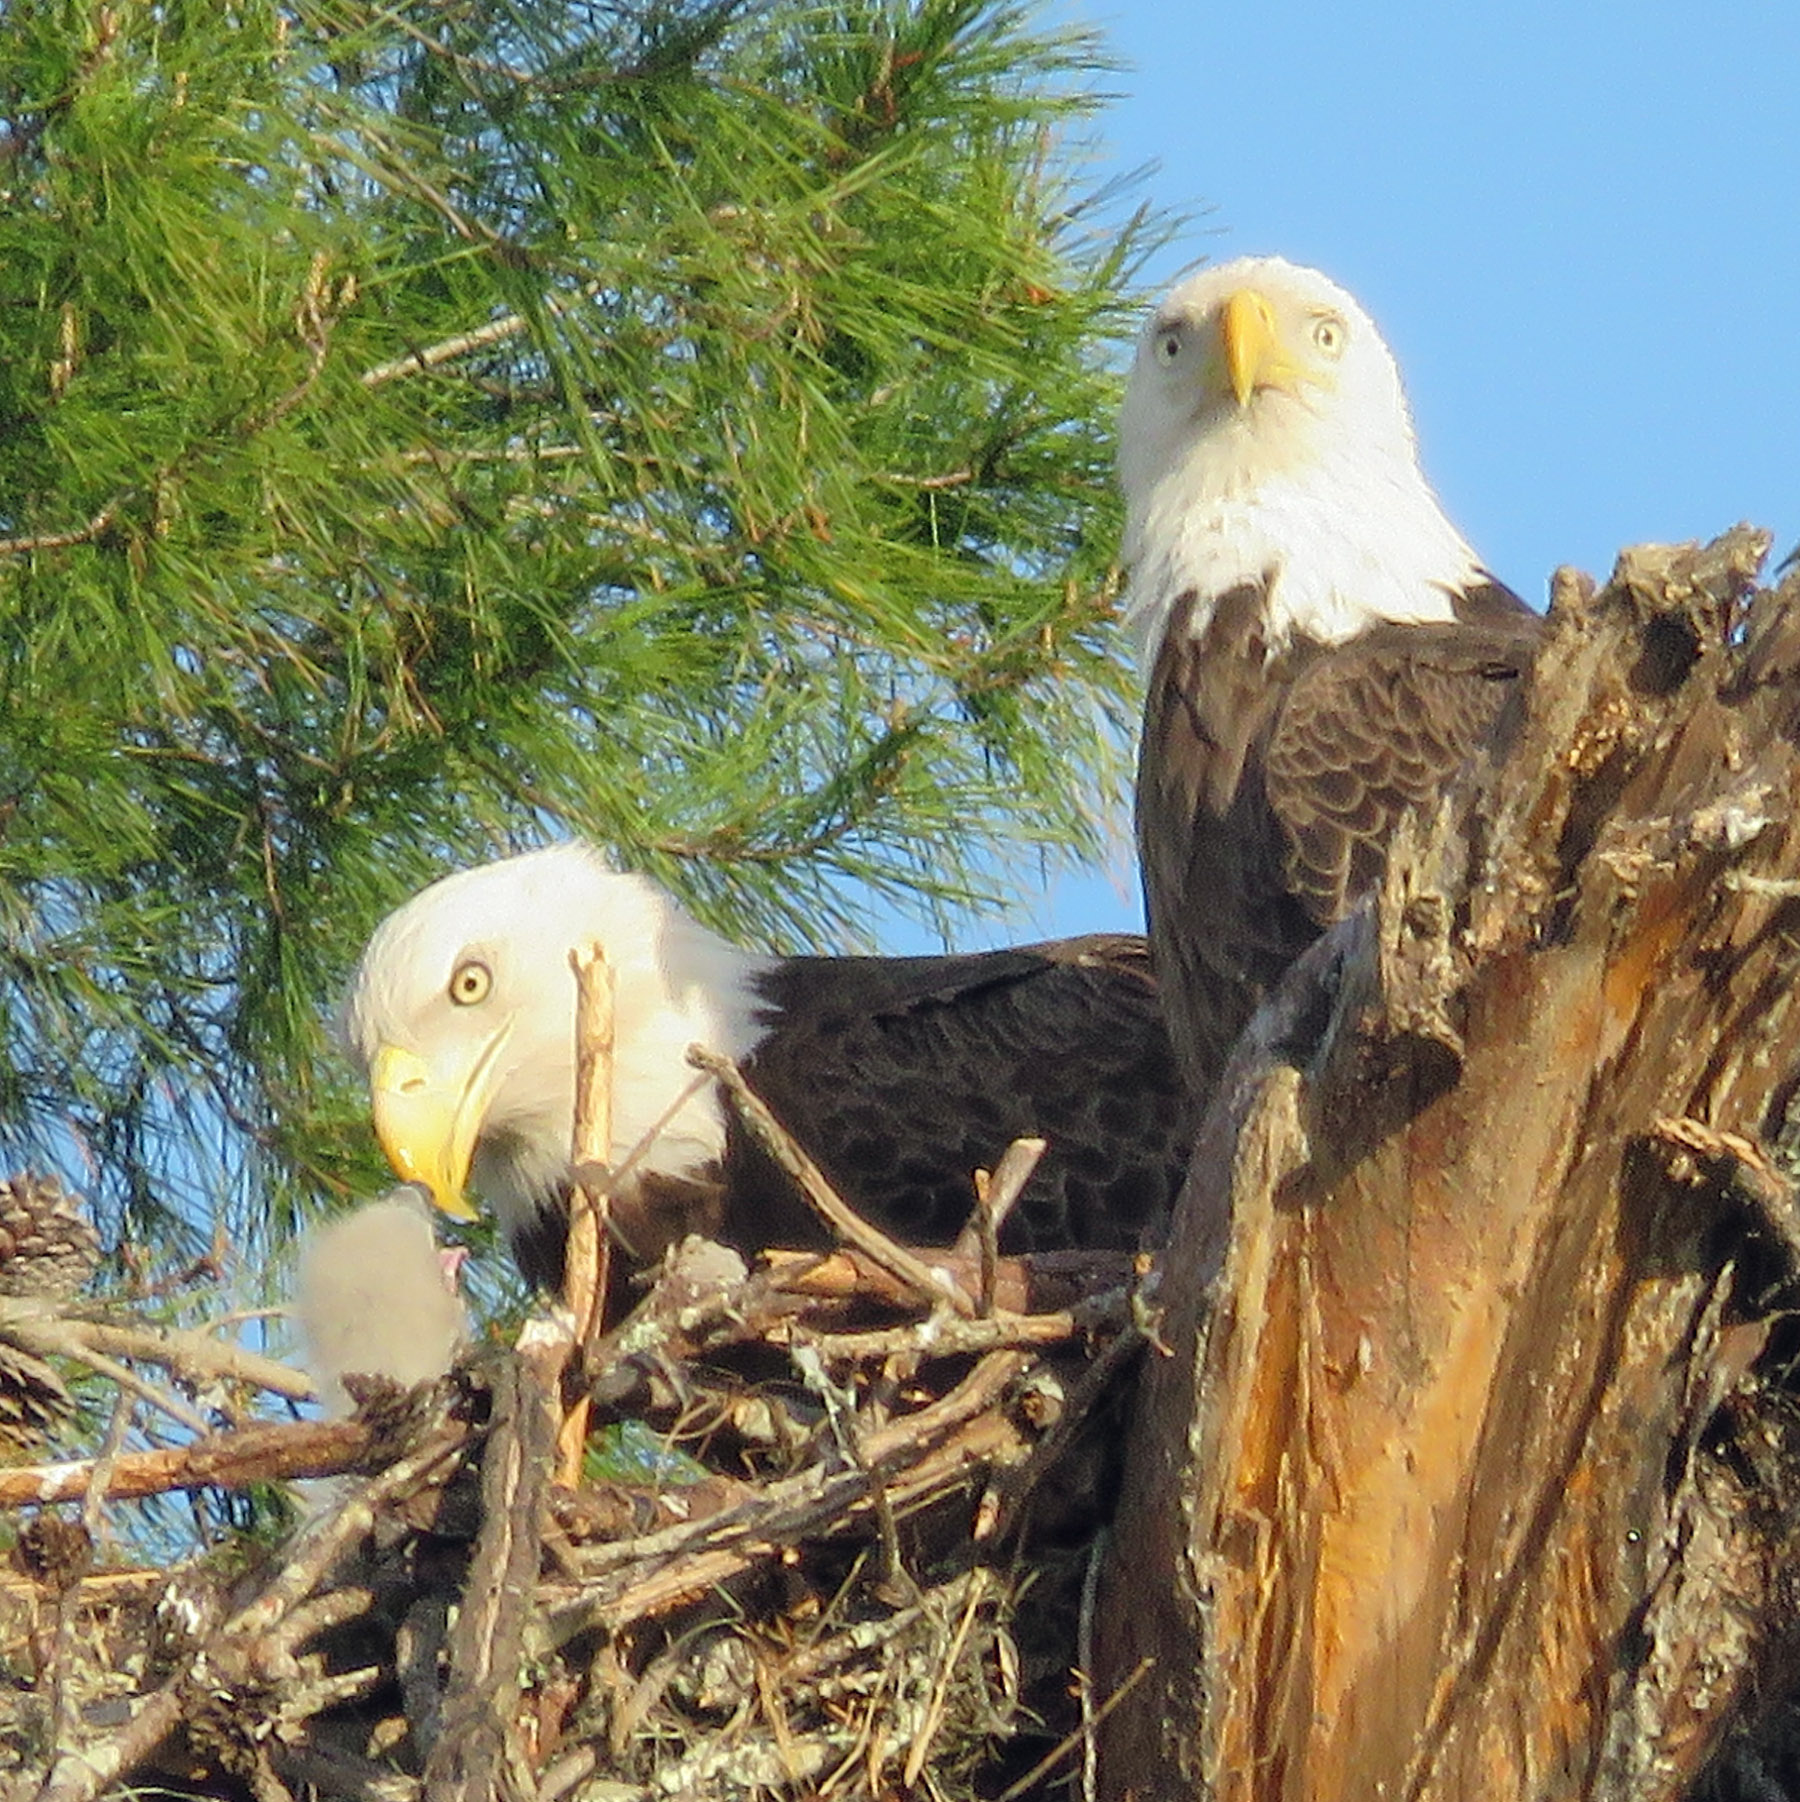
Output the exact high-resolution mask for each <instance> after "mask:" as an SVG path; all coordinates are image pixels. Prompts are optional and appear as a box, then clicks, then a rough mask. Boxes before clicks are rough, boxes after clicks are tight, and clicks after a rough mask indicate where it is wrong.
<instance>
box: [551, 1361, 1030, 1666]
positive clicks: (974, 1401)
mask: <svg viewBox="0 0 1800 1802" xmlns="http://www.w3.org/2000/svg"><path fill="white" fill-rule="evenodd" d="M1030 1364H1031V1358H1030V1357H1029V1355H1028V1354H1026V1353H1024V1352H1010V1351H1008V1352H992V1353H990V1354H989V1355H988V1356H987V1357H985V1358H983V1359H982V1360H981V1362H980V1363H979V1364H977V1365H976V1366H975V1368H974V1369H973V1370H972V1371H970V1372H969V1374H968V1376H966V1377H965V1378H964V1379H963V1380H962V1382H961V1383H959V1384H958V1385H957V1386H956V1388H955V1389H953V1390H952V1391H951V1392H950V1393H949V1394H948V1395H946V1396H944V1397H942V1398H941V1399H940V1400H938V1401H936V1402H932V1403H930V1404H928V1405H927V1406H926V1407H923V1408H920V1409H919V1410H918V1411H917V1412H916V1413H913V1414H909V1415H906V1416H904V1417H903V1418H902V1419H900V1420H897V1421H894V1422H892V1423H891V1424H890V1425H888V1426H885V1427H882V1428H879V1429H878V1430H877V1431H875V1432H873V1433H869V1434H867V1435H865V1436H864V1438H863V1442H862V1450H863V1455H864V1458H865V1459H866V1460H867V1464H868V1468H869V1470H870V1471H871V1472H878V1473H880V1474H881V1476H882V1478H883V1480H884V1482H885V1484H886V1487H887V1492H888V1497H889V1500H890V1503H891V1505H892V1506H893V1507H895V1508H896V1509H901V1510H904V1509H906V1508H908V1507H910V1506H911V1505H912V1504H914V1503H916V1502H920V1501H924V1500H928V1499H930V1498H932V1497H933V1496H936V1495H939V1494H943V1493H947V1492H949V1491H951V1490H954V1489H955V1488H957V1487H958V1486H959V1485H963V1484H967V1483H969V1482H971V1481H973V1480H974V1478H975V1476H976V1474H977V1473H978V1472H979V1471H980V1470H982V1469H984V1468H986V1467H988V1466H990V1465H992V1464H994V1463H996V1462H1005V1461H1007V1460H1009V1459H1016V1458H1017V1457H1018V1456H1019V1455H1020V1451H1021V1448H1022V1444H1023V1441H1022V1439H1021V1437H1020V1434H1019V1431H1018V1429H1017V1428H1016V1427H1015V1426H1014V1425H1013V1424H1012V1422H1011V1421H1010V1420H1009V1419H1008V1418H1007V1416H1006V1413H1005V1410H1003V1409H1001V1408H999V1407H998V1406H997V1405H996V1404H997V1403H998V1401H999V1399H1000V1398H1001V1396H1003V1395H1004V1394H1005V1393H1006V1391H1007V1389H1008V1388H1010V1387H1011V1385H1012V1384H1013V1383H1014V1382H1015V1381H1016V1380H1017V1379H1018V1377H1019V1376H1020V1375H1021V1374H1022V1373H1023V1372H1024V1371H1025V1370H1027V1369H1028V1368H1029V1367H1030ZM908 1458H910V1459H911V1462H905V1460H907V1459H908ZM871 1505H872V1504H871V1502H870V1477H869V1476H868V1475H866V1474H865V1473H864V1472H863V1471H861V1470H847V1471H837V1472H826V1471H824V1470H822V1469H819V1468H818V1467H816V1466H815V1467H813V1468H811V1469H808V1470H805V1471H802V1472H801V1473H800V1474H799V1475H797V1476H794V1477H791V1478H788V1479H786V1480H785V1481H783V1482H779V1483H772V1484H769V1485H768V1486H766V1487H765V1488H764V1489H763V1490H762V1492H761V1493H760V1494H759V1495H758V1496H757V1497H756V1498H755V1500H754V1501H752V1502H750V1503H747V1504H746V1505H745V1506H743V1507H741V1508H733V1509H730V1510H728V1511H727V1512H726V1513H724V1514H721V1515H715V1516H713V1517H712V1518H711V1519H708V1520H705V1521H700V1522H697V1523H693V1524H691V1525H688V1526H685V1527H673V1528H664V1529H663V1530H662V1531H661V1532H659V1533H653V1534H646V1535H645V1536H644V1537H643V1538H641V1539H638V1540H632V1541H626V1542H621V1543H617V1544H610V1545H597V1546H592V1547H585V1548H583V1549H582V1550H581V1551H580V1552H579V1553H578V1554H577V1559H578V1562H579V1563H580V1565H581V1566H582V1568H583V1569H586V1570H594V1571H596V1572H597V1574H596V1575H595V1576H594V1577H592V1578H590V1579H589V1580H588V1581H587V1582H585V1583H583V1584H581V1585H580V1586H579V1587H578V1588H577V1589H576V1590H575V1592H574V1593H573V1594H570V1595H567V1596H565V1597H564V1598H563V1599H561V1600H560V1601H559V1600H551V1601H549V1602H548V1604H547V1606H546V1610H545V1613H546V1624H547V1626H548V1628H549V1630H550V1632H551V1634H552V1636H553V1637H554V1638H555V1639H556V1640H558V1641H562V1640H565V1639H567V1638H568V1637H570V1636H571V1635H573V1634H575V1633H579V1632H582V1631H584V1630H586V1629H588V1628H598V1629H600V1630H602V1631H607V1632H617V1631H618V1630H619V1629H621V1628H622V1627H625V1626H627V1625H629V1624H631V1623H632V1622H633V1621H637V1620H641V1619H644V1618H645V1617H647V1616H650V1615H654V1614H659V1613H663V1612H665V1611H667V1610H668V1609H669V1608H672V1607H674V1606H676V1605H677V1604H679V1603H681V1602H682V1601H685V1600H687V1599H689V1598H691V1597H693V1596H695V1595H699V1594H704V1593H705V1592H706V1591H707V1590H708V1589H710V1588H712V1587H714V1586H715V1585H717V1584H719V1583H722V1582H724V1581H725V1580H726V1579H727V1578H729V1577H732V1576H735V1575H736V1574H737V1573H738V1572H740V1571H743V1570H745V1569H748V1568H749V1567H750V1566H751V1565H753V1564H755V1563H757V1562H758V1561H760V1560H762V1559H765V1558H771V1557H775V1556H778V1555H779V1553H780V1551H781V1548H782V1547H783V1546H785V1545H789V1544H793V1543H797V1542H798V1541H799V1540H801V1539H803V1538H804V1537H805V1536H806V1535H807V1534H808V1533H810V1532H817V1531H820V1530H831V1531H836V1530H840V1529H841V1528H842V1527H843V1526H844V1525H845V1523H846V1522H847V1521H848V1520H851V1519H854V1518H855V1517H857V1516H858V1515H861V1514H864V1513H867V1512H868V1511H869V1509H870V1507H871Z"/></svg>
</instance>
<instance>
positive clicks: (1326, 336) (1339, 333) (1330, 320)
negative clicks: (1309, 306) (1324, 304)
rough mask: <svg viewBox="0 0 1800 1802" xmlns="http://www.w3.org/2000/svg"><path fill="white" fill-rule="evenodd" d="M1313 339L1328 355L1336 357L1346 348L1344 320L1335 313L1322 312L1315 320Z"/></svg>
mask: <svg viewBox="0 0 1800 1802" xmlns="http://www.w3.org/2000/svg"><path fill="white" fill-rule="evenodd" d="M1312 341H1313V343H1314V344H1315V345H1317V346H1318V348H1319V349H1320V350H1322V351H1323V352H1324V353H1325V354H1326V356H1328V357H1335V356H1336V355H1338V353H1339V352H1340V351H1342V350H1343V348H1344V322H1343V320H1341V319H1340V318H1338V316H1337V314H1335V313H1321V314H1320V315H1319V316H1318V318H1317V319H1315V320H1314V321H1313V328H1312Z"/></svg>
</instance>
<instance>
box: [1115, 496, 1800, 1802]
mask: <svg viewBox="0 0 1800 1802" xmlns="http://www.w3.org/2000/svg"><path fill="white" fill-rule="evenodd" d="M1766 548H1767V541H1766V539H1765V538H1763V537H1762V536H1761V535H1759V534H1755V533H1752V532H1750V531H1748V530H1744V529H1740V530H1739V531H1737V532H1734V533H1732V534H1730V535H1728V536H1727V537H1726V538H1724V539H1722V540H1721V541H1719V542H1718V543H1717V544H1715V545H1712V546H1708V547H1706V548H1704V549H1696V548H1694V547H1691V546H1690V547H1685V548H1682V549H1676V550H1645V551H1638V552H1632V553H1629V554H1627V555H1626V556H1625V557H1624V558H1622V559H1621V561H1620V564H1619V567H1618V569H1617V571H1616V572H1615V574H1614V576H1613V579H1612V581H1611V582H1610V583H1609V584H1608V586H1607V587H1606V589H1605V590H1604V591H1603V592H1601V593H1600V594H1598V595H1597V596H1595V595H1592V594H1591V593H1590V592H1589V591H1588V589H1587V588H1585V587H1584V586H1583V585H1582V584H1579V583H1577V582H1575V581H1573V580H1564V581H1562V582H1560V583H1559V584H1558V590H1557V594H1556V596H1555V600H1554V604H1553V607H1552V611H1551V623H1550V629H1549V634H1548V639H1547V642H1546V645H1545V648H1544V650H1543V653H1542V655H1541V656H1540V659H1539V662H1538V666H1537V671H1536V673H1535V675H1534V677H1533V678H1532V680H1531V682H1530V684H1529V686H1528V688H1527V691H1526V693H1525V695H1524V697H1523V700H1522V704H1521V707H1520V711H1519V715H1518V717H1517V718H1516V719H1515V720H1513V721H1511V722H1510V729H1509V730H1508V731H1507V732H1506V733H1505V734H1504V735H1503V740H1502V743H1501V745H1500V746H1499V747H1497V749H1496V751H1495V754H1494V755H1493V757H1492V758H1491V759H1490V760H1489V761H1488V763H1487V764H1486V765H1485V767H1484V768H1482V769H1481V770H1479V771H1477V772H1473V773H1472V775H1471V779H1470V781H1469V783H1468V785H1467V786H1466V788H1465V790H1464V791H1463V792H1462V793H1460V794H1458V795H1456V796H1454V797H1453V798H1452V800H1451V801H1450V803H1449V804H1447V805H1446V807H1445V808H1444V809H1443V810H1442V812H1441V815H1440V816H1439V817H1438V818H1436V819H1431V820H1423V821H1415V822H1413V823H1412V825H1411V827H1410V828H1409V829H1408V830H1406V831H1404V832H1403V834H1402V835H1401V840H1400V842H1399V843H1398V844H1397V845H1396V847H1395V849H1394V852H1393V854H1392V860H1391V863H1390V868H1389V871H1388V876H1387V880H1386V883H1385V886H1384V888H1383V891H1382V893H1381V894H1380V896H1379V898H1378V901H1377V902H1376V903H1375V904H1374V905H1373V906H1371V907H1370V908H1368V909H1367V910H1365V911H1364V912H1363V913H1362V914H1360V915H1359V916H1357V917H1356V918H1354V919H1352V920H1350V921H1347V922H1346V923H1345V925H1344V926H1343V927H1342V928H1340V929H1339V930H1338V931H1337V932H1335V933H1334V934H1332V935H1331V936H1330V937H1329V938H1328V939H1327V940H1325V941H1322V942H1321V943H1320V944H1319V945H1318V946H1316V947H1315V948H1314V950H1313V951H1312V952H1311V953H1309V954H1308V956H1307V957H1306V958H1305V959H1304V960H1303V961H1302V963H1301V965H1299V966H1298V967H1296V969H1295V970H1294V971H1293V972H1292V973H1291V976H1290V979H1289V980H1288V981H1287V982H1286V983H1285V984H1284V985H1283V987H1282V989H1281V990H1280V991H1279V992H1278V993H1277V995H1276V996H1275V997H1274V998H1273V1000H1272V1003H1271V1007H1270V1009H1267V1010H1265V1012H1264V1014H1263V1015H1260V1016H1259V1017H1258V1019H1257V1021H1255V1022H1253V1024H1252V1027H1251V1028H1250V1030H1249V1032H1248V1033H1247V1035H1246V1038H1245V1040H1244V1042H1243V1043H1242V1044H1241V1045H1240V1046H1239V1049H1238V1052H1237V1054H1236V1057H1235V1059H1234V1062H1233V1065H1232V1068H1231V1069H1230V1071H1229V1072H1228V1073H1227V1076H1226V1078H1225V1081H1224V1083H1223V1085H1222V1087H1221V1091H1220V1093H1219V1095H1218V1096H1217V1097H1215V1100H1214V1103H1213V1105H1212V1107H1211V1109H1210V1111H1209V1114H1208V1117H1207V1119H1206V1122H1205V1124H1204V1126H1203V1128H1202V1132H1201V1138H1200V1142H1199V1146H1198V1149H1197V1151H1196V1156H1195V1161H1194V1164H1193V1167H1192V1170H1191V1173H1190V1177H1189V1181H1188V1184H1187V1187H1186V1191H1185V1193H1184V1195H1183V1197H1182V1200H1181V1203H1180V1207H1179V1213H1178V1218H1177V1222H1176V1225H1175V1228H1174V1232H1173V1238H1172V1243H1171V1245H1170V1247H1169V1249H1168V1251H1167V1253H1166V1255H1165V1258H1164V1261H1163V1264H1162V1268H1161V1270H1160V1274H1159V1278H1158V1288H1157V1291H1156V1312H1155V1314H1154V1316H1153V1319H1152V1330H1153V1331H1154V1333H1155V1335H1156V1337H1157V1338H1158V1340H1159V1341H1160V1343H1161V1345H1162V1346H1163V1347H1164V1355H1161V1356H1153V1357H1151V1358H1150V1359H1149V1360H1148V1361H1147V1364H1146V1367H1145V1377H1144V1381H1143V1383H1142V1386H1141V1389H1140V1395H1139V1412H1138V1415H1137V1419H1136V1422H1135V1425H1134V1429H1133V1435H1132V1440H1131V1444H1130V1449H1129V1455H1128V1466H1127V1472H1126V1478H1125V1483H1124V1487H1123V1493H1122V1500H1121V1507H1120V1514H1119V1518H1118V1521H1117V1523H1116V1528H1115V1537H1114V1542H1113V1543H1114V1546H1115V1552H1114V1554H1113V1556H1112V1557H1111V1559H1110V1561H1109V1565H1108V1570H1107V1573H1106V1579H1105V1581H1104V1583H1103V1586H1102V1590H1101V1594H1100V1601H1099V1608H1098V1631H1099V1639H1100V1644H1099V1648H1098V1656H1097V1661H1096V1668H1095V1682H1096V1690H1097V1693H1098V1694H1099V1695H1100V1696H1102V1697H1104V1696H1105V1695H1107V1694H1108V1693H1109V1692H1110V1691H1111V1690H1113V1689H1116V1688H1117V1687H1118V1686H1119V1685H1121V1684H1122V1683H1123V1681H1124V1680H1125V1679H1126V1678H1127V1677H1128V1676H1129V1675H1130V1674H1131V1673H1132V1672H1133V1671H1134V1670H1135V1669H1136V1668H1137V1667H1138V1666H1139V1665H1140V1663H1141V1662H1142V1661H1143V1660H1145V1659H1149V1660H1151V1661H1152V1664H1151V1670H1150V1675H1149V1677H1148V1678H1147V1680H1146V1681H1144V1682H1143V1683H1142V1684H1140V1685H1139V1687H1138V1688H1137V1689H1136V1691H1135V1692H1134V1693H1133V1694H1132V1695H1130V1696H1129V1697H1127V1698H1125V1699H1124V1700H1123V1701H1122V1702H1121V1704H1120V1705H1119V1706H1118V1707H1117V1709H1116V1710H1115V1712H1114V1713H1113V1714H1112V1716H1111V1717H1110V1718H1109V1720H1108V1721H1107V1722H1106V1723H1105V1724H1104V1725H1103V1727H1102V1728H1101V1733H1100V1751H1101V1758H1100V1764H1099V1772H1100V1792H1101V1794H1102V1795H1105V1796H1108V1797H1116V1798H1124V1797H1127V1796H1130V1797H1134V1798H1136V1802H1151V1799H1152V1798H1157V1797H1176V1796H1181V1797H1194V1796H1208V1797H1220V1798H1227V1797H1229V1798H1241V1799H1243V1802H1252V1799H1254V1802H1301V1799H1302V1798H1304V1799H1305V1802H1335V1799H1337V1798H1344V1799H1346V1802H1348V1799H1350V1798H1357V1799H1358V1802H1361V1799H1364V1798H1369V1797H1388V1798H1394V1799H1396V1802H1398V1799H1400V1798H1408V1799H1414V1802H1425V1799H1427V1798H1433V1799H1442V1802H1464V1799H1466V1798H1469V1797H1477V1796H1491V1797H1496V1798H1498V1797H1532V1798H1559V1799H1560V1798H1569V1799H1571V1802H1572V1799H1574V1798H1583V1799H1590V1798H1591V1799H1596V1802H1597V1799H1599V1798H1608V1799H1612V1798H1617V1799H1618V1802H1625V1799H1627V1798H1629V1799H1630V1802H1652V1799H1654V1798H1659V1797H1671V1798H1672V1797H1676V1796H1679V1795H1682V1794H1684V1793H1687V1792H1688V1791H1689V1790H1690V1788H1691V1786H1693V1785H1694V1784H1695V1782H1696V1780H1697V1779H1699V1778H1700V1775H1701V1773H1702V1772H1703V1770H1704V1769H1705V1767H1706V1765H1707V1762H1708V1760H1709V1758H1710V1757H1711V1756H1712V1755H1713V1753H1714V1752H1715V1750H1716V1748H1717V1747H1718V1746H1719V1744H1720V1742H1721V1739H1722V1737H1723V1736H1724V1734H1725V1733H1726V1730H1727V1729H1728V1728H1731V1727H1732V1725H1733V1723H1734V1722H1735V1721H1738V1720H1739V1719H1740V1718H1743V1719H1748V1717H1749V1716H1751V1715H1752V1714H1753V1713H1754V1711H1755V1710H1756V1708H1757V1707H1759V1706H1760V1705H1761V1703H1762V1701H1763V1700H1764V1699H1771V1698H1775V1697H1779V1696H1780V1695H1782V1694H1783V1693H1785V1692H1786V1691H1788V1690H1789V1689H1791V1688H1792V1679H1791V1675H1790V1672H1789V1669H1788V1661H1789V1660H1791V1657H1792V1653H1793V1649H1794V1645H1795V1631H1794V1628H1795V1621H1794V1616H1793V1612H1792V1608H1791V1604H1790V1599H1789V1593H1788V1585H1787V1581H1786V1578H1785V1576H1784V1567H1785V1566H1786V1564H1787V1563H1788V1561H1789V1560H1790V1559H1791V1557H1792V1554H1793V1552H1794V1550H1795V1549H1796V1537H1795V1526H1796V1521H1797V1520H1800V1515H1797V1514H1796V1511H1795V1506H1794V1504H1795V1500H1796V1497H1797V1496H1800V1490H1797V1489H1796V1488H1795V1486H1794V1484H1793V1480H1792V1474H1793V1464H1792V1460H1793V1457H1794V1454H1795V1450H1796V1448H1797V1446H1800V1441H1796V1438H1795V1432H1794V1425H1793V1421H1794V1397H1793V1393H1792V1381H1793V1362H1794V1358H1795V1352H1796V1347H1795V1343H1794V1338H1795V1335H1794V1330H1793V1328H1792V1326H1791V1325H1790V1324H1788V1322H1789V1319H1790V1317H1791V1315H1792V1312H1793V1309H1794V1304H1795V1300H1796V1296H1797V1293H1800V1291H1797V1290H1796V1287H1795V1280H1794V1279H1795V1271H1796V1257H1795V1253H1796V1247H1797V1246H1800V1237H1797V1235H1796V1232H1795V1228H1794V1221H1795V1199H1794V1193H1793V1188H1792V1183H1791V1181H1790V1177H1791V1173H1792V1169H1793V1166H1792V1164H1791V1163H1790V1164H1789V1165H1787V1166H1786V1167H1785V1168H1784V1167H1783V1165H1782V1163H1781V1156H1780V1143H1781V1138H1782V1134H1783V1131H1784V1130H1785V1123H1786V1122H1787V1120H1788V1119H1789V1116H1790V1114H1791V1112H1792V1101H1793V1097H1794V1095H1795V1092H1796V1083H1797V1081H1800V1008H1797V1007H1796V1004H1795V984H1796V978H1797V977H1800V832H1796V831H1795V825H1794V819H1793V807H1794V800H1795V797H1796V795H1800V748H1797V744H1796V738H1797V727H1800V587H1797V586H1796V584H1795V583H1793V582H1790V583H1789V584H1788V585H1787V587H1786V588H1785V589H1784V590H1781V591H1777V592H1774V593H1764V594H1757V595H1754V596H1753V593H1752V591H1753V588H1754V582H1755V576H1756V572H1757V569H1758V567H1759V565H1760V562H1761V559H1762V557H1763V555H1764V552H1765V551H1766ZM1326 1019H1329V1021H1330V1024H1329V1026H1328V1027H1326V1028H1325V1030H1324V1032H1323V1034H1322V1035H1321V1034H1320V1032H1319V1029H1318V1027H1317V1025H1316V1024H1314V1025H1313V1026H1311V1027H1310V1028H1309V1026H1308V1022H1315V1023H1316V1022H1318V1021H1320V1020H1326ZM1309 1035H1310V1036H1309ZM1309 1044H1310V1050H1308V1049H1306V1047H1307V1046H1308V1045H1309ZM1721 1793H1726V1792H1723V1791H1722V1792H1721ZM1744 1793H1753V1794H1770V1795H1781V1794H1792V1793H1793V1792H1792V1791H1791V1790H1783V1789H1774V1788H1771V1789H1768V1790H1763V1791H1758V1790H1752V1791H1746V1792H1744Z"/></svg>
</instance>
